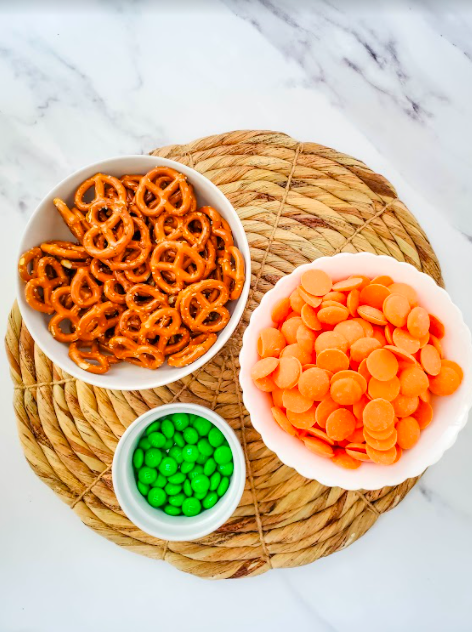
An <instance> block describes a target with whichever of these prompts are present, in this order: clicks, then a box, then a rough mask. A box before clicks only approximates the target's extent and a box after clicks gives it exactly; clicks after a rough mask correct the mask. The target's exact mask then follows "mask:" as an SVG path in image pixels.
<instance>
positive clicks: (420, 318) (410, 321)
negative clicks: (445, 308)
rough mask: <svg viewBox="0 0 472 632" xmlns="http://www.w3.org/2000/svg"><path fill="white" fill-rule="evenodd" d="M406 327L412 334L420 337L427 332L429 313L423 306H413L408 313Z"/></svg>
mask: <svg viewBox="0 0 472 632" xmlns="http://www.w3.org/2000/svg"><path fill="white" fill-rule="evenodd" d="M406 323H407V328H408V331H409V332H410V334H411V335H412V336H414V337H415V338H421V337H423V336H425V335H426V334H427V333H428V332H429V324H430V322H429V315H428V312H427V311H426V310H425V309H424V308H423V307H414V308H413V309H412V310H411V312H410V313H409V314H408V318H407V321H406Z"/></svg>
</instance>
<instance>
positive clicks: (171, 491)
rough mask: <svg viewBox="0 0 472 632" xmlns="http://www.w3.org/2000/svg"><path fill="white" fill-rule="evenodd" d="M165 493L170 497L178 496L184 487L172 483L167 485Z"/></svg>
mask: <svg viewBox="0 0 472 632" xmlns="http://www.w3.org/2000/svg"><path fill="white" fill-rule="evenodd" d="M164 491H165V493H166V494H167V495H168V496H176V495H177V494H180V492H181V491H182V485H172V483H167V485H166V486H165V487H164Z"/></svg>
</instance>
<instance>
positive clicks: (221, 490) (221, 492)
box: [216, 476, 229, 498]
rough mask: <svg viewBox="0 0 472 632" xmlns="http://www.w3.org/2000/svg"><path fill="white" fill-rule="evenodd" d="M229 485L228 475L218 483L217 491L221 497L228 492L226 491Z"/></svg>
mask: <svg viewBox="0 0 472 632" xmlns="http://www.w3.org/2000/svg"><path fill="white" fill-rule="evenodd" d="M228 487H229V478H228V477H227V476H224V477H223V478H222V479H221V483H220V484H219V485H218V489H217V490H216V493H217V494H218V496H219V497H220V498H221V496H224V495H225V494H226V492H227V491H228Z"/></svg>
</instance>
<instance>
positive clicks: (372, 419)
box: [362, 399, 395, 432]
mask: <svg viewBox="0 0 472 632" xmlns="http://www.w3.org/2000/svg"><path fill="white" fill-rule="evenodd" d="M362 418H363V420H364V426H366V428H368V429H369V430H372V431H373V432H380V431H382V430H386V429H387V428H388V427H389V426H391V425H393V422H394V420H395V411H394V409H393V406H392V404H391V403H390V402H387V400H386V399H373V400H372V401H370V402H369V403H368V404H367V406H366V407H365V408H364V412H363V413H362Z"/></svg>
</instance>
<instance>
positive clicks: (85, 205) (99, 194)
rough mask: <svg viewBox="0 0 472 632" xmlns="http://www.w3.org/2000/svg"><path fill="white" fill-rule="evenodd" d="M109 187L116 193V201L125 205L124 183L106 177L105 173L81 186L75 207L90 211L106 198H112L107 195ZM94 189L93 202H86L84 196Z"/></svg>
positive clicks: (77, 193) (93, 177)
mask: <svg viewBox="0 0 472 632" xmlns="http://www.w3.org/2000/svg"><path fill="white" fill-rule="evenodd" d="M107 187H108V188H112V189H113V190H114V191H115V193H116V195H115V197H114V199H115V201H118V202H122V203H123V204H125V203H126V189H125V187H124V186H123V183H122V182H120V180H118V178H114V177H113V176H106V175H105V174H103V173H97V174H95V175H94V176H92V177H91V178H89V179H88V180H85V182H82V184H81V185H80V186H79V188H78V189H77V191H76V193H75V197H74V201H75V206H76V207H77V208H78V209H79V210H80V211H88V210H89V209H90V208H91V207H92V206H93V204H95V203H96V202H98V201H99V200H104V199H105V198H106V197H110V196H109V195H107V191H106V189H107ZM92 188H93V189H94V193H95V195H94V197H93V199H92V201H91V202H85V200H84V196H85V195H86V194H87V193H88V191H89V190H90V189H92Z"/></svg>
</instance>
